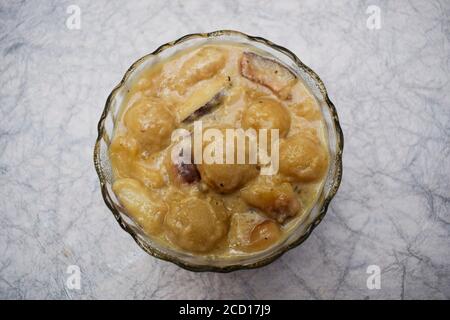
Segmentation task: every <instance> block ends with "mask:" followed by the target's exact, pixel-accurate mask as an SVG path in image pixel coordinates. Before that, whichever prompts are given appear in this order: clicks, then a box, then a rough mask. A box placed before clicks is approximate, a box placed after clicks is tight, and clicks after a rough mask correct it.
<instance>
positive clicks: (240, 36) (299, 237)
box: [94, 30, 344, 272]
mask: <svg viewBox="0 0 450 320" xmlns="http://www.w3.org/2000/svg"><path fill="white" fill-rule="evenodd" d="M218 41H220V42H223V41H232V42H238V43H242V44H249V45H251V46H254V47H257V48H259V49H261V50H263V51H266V52H268V53H269V54H272V55H273V56H275V57H276V58H277V59H279V60H280V61H281V62H283V63H284V64H285V65H287V66H288V67H290V68H291V70H292V71H293V72H294V73H296V74H297V76H299V77H300V78H302V79H303V80H304V81H305V83H306V85H307V86H308V87H309V89H310V90H311V92H312V93H313V94H314V95H315V97H316V98H317V101H318V102H319V104H320V107H321V110H322V113H323V116H324V119H325V122H326V126H327V131H328V142H329V144H328V148H329V152H330V156H331V157H330V159H331V161H330V168H329V170H328V174H327V177H326V181H325V185H324V188H323V191H322V193H321V195H320V196H319V199H318V201H317V203H316V204H315V206H314V207H313V208H312V210H311V211H310V213H309V215H308V216H307V218H306V219H305V220H304V221H303V223H302V224H300V225H299V226H298V227H296V229H294V230H293V232H292V233H291V234H290V235H289V236H287V238H286V239H285V240H284V241H282V242H281V243H279V244H278V245H276V246H274V247H272V248H270V249H268V250H266V251H263V252H260V253H256V254H251V255H248V256H239V257H236V258H227V259H223V258H218V257H208V256H198V255H193V254H189V253H187V252H181V251H177V250H175V249H173V248H168V247H166V246H163V245H162V244H160V243H157V242H155V241H153V240H152V239H150V238H149V237H148V236H147V235H146V234H145V233H144V232H143V230H142V229H141V228H140V227H139V225H137V224H136V223H135V222H134V221H133V220H132V219H130V218H129V217H128V216H127V214H126V211H125V210H124V209H123V208H122V206H121V205H120V203H119V201H118V199H117V198H116V196H115V195H114V192H113V191H112V183H113V180H114V177H113V174H112V168H111V163H110V161H109V155H108V148H109V144H110V142H111V138H112V134H113V129H114V123H115V120H116V117H117V115H118V112H119V110H120V107H121V104H122V102H123V100H124V98H125V96H126V92H127V90H128V89H129V87H130V85H131V83H132V82H133V80H134V79H136V77H137V76H139V74H140V73H141V72H142V71H143V70H145V69H147V68H148V67H150V66H151V65H153V64H154V63H157V62H158V61H160V60H161V59H164V58H167V57H169V56H171V55H173V54H174V53H176V52H178V51H180V50H184V49H186V48H188V47H192V46H197V45H200V44H204V43H213V42H218ZM343 144H344V139H343V134H342V130H341V127H340V125H339V120H338V115H337V113H336V109H335V107H334V105H333V103H332V102H331V101H330V99H329V97H328V95H327V91H326V89H325V86H324V84H323V82H322V80H320V78H319V77H318V76H317V74H316V73H315V72H314V71H312V70H311V69H310V68H309V67H307V66H306V65H304V64H303V63H302V62H301V61H300V59H298V58H297V56H295V54H293V53H292V52H291V51H289V50H288V49H285V48H283V47H281V46H278V45H276V44H274V43H272V42H270V41H268V40H265V39H263V38H260V37H252V36H248V35H246V34H244V33H241V32H237V31H231V30H221V31H215V32H211V33H201V34H200V33H198V34H189V35H186V36H184V37H182V38H180V39H178V40H176V41H173V42H169V43H167V44H164V45H162V46H160V47H159V48H158V49H156V50H155V51H154V52H152V53H150V54H148V55H146V56H144V57H142V58H140V59H139V60H137V61H136V62H135V63H133V65H132V66H131V67H130V68H129V69H128V71H127V72H126V73H125V75H124V77H123V79H122V81H121V82H120V83H119V84H118V85H117V86H116V87H115V88H114V89H113V91H112V92H111V94H110V95H109V97H108V99H107V100H106V105H105V109H104V110H103V113H102V116H101V118H100V121H99V123H98V137H97V140H96V143H95V149H94V163H95V168H96V170H97V173H98V177H99V179H100V185H101V191H102V195H103V198H104V200H105V203H106V205H107V206H108V208H109V209H110V210H111V212H112V213H113V215H114V217H115V218H116V220H117V221H118V222H119V224H120V226H121V227H122V228H123V229H124V230H125V231H126V232H128V233H129V234H130V235H131V236H132V237H133V239H134V240H135V241H136V243H137V244H138V245H139V246H140V247H141V248H142V249H144V250H145V251H146V252H147V253H149V254H150V255H152V256H154V257H156V258H159V259H163V260H167V261H170V262H173V263H176V264H177V265H179V266H181V267H183V268H185V269H188V270H192V271H216V272H229V271H233V270H238V269H249V268H256V267H261V266H263V265H266V264H268V263H270V262H272V261H274V260H275V259H277V258H278V257H280V256H281V255H282V254H283V253H285V252H286V251H288V250H290V249H292V248H294V247H296V246H298V245H299V244H301V243H302V242H303V241H305V240H306V238H308V236H309V235H310V234H311V232H312V230H313V229H314V228H315V227H316V226H317V225H318V224H319V223H320V221H321V220H322V219H323V217H324V215H325V213H326V211H327V208H328V205H329V203H330V201H331V199H332V198H333V196H334V195H335V194H336V192H337V190H338V187H339V184H340V182H341V177H342V151H343Z"/></svg>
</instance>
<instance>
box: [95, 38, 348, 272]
mask: <svg viewBox="0 0 450 320" xmlns="http://www.w3.org/2000/svg"><path fill="white" fill-rule="evenodd" d="M342 151H343V135H342V131H341V128H340V125H339V120H338V116H337V113H336V109H335V107H334V105H333V104H332V102H331V101H330V99H329V97H328V95H327V91H326V89H325V86H324V84H323V82H322V81H321V80H320V78H319V77H318V76H317V75H316V74H315V73H314V72H313V71H312V70H311V69H310V68H308V67H307V66H305V65H304V64H303V63H302V62H301V61H300V60H299V59H298V58H297V56H296V55H295V54H293V53H292V52H291V51H289V50H288V49H285V48H283V47H281V46H278V45H276V44H274V43H272V42H270V41H268V40H265V39H263V38H260V37H253V36H249V35H246V34H243V33H241V32H237V31H230V30H223V31H215V32H211V33H205V34H190V35H187V36H184V37H182V38H180V39H178V40H176V41H173V42H170V43H167V44H164V45H162V46H160V47H159V48H158V49H156V50H155V51H154V52H152V53H150V54H148V55H146V56H144V57H142V58H141V59H139V60H138V61H136V62H135V63H134V64H133V65H132V66H131V67H130V68H129V69H128V71H127V72H126V73H125V75H124V77H123V79H122V81H121V82H120V83H119V84H118V85H117V86H116V87H115V88H114V89H113V91H112V92H111V94H110V95H109V97H108V99H107V101H106V105H105V108H104V111H103V113H102V116H101V118H100V121H99V124H98V138H97V140H96V144H95V149H94V163H95V168H96V171H97V173H98V176H99V180H100V185H101V191H102V195H103V198H104V200H105V203H106V205H107V206H108V207H109V209H110V210H111V212H112V213H113V215H114V217H115V218H116V219H117V221H118V223H119V224H120V226H121V227H122V228H123V229H124V230H125V231H126V232H128V233H129V234H130V235H131V236H132V237H133V239H134V240H135V241H136V242H137V244H138V245H139V246H140V247H141V248H142V249H143V250H145V251H146V252H147V253H149V254H150V255H152V256H154V257H157V258H160V259H163V260H167V261H171V262H173V263H176V264H178V265H179V266H181V267H183V268H186V269H188V270H193V271H217V272H228V271H233V270H237V269H248V268H255V267H260V266H263V265H266V264H268V263H270V262H272V261H274V260H275V259H276V258H277V257H279V256H281V255H282V254H283V253H284V252H286V251H288V250H289V249H291V248H293V247H295V246H298V245H299V244H300V243H302V242H303V241H304V240H305V239H306V238H307V237H308V236H309V234H310V233H311V232H312V230H313V229H314V228H315V226H317V225H318V223H319V222H320V221H321V220H322V218H323V217H324V215H325V213H326V211H327V208H328V205H329V203H330V201H331V199H332V198H333V196H334V195H335V194H336V192H337V189H338V187H339V184H340V181H341V177H342Z"/></svg>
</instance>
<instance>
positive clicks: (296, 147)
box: [280, 133, 328, 182]
mask: <svg viewBox="0 0 450 320" xmlns="http://www.w3.org/2000/svg"><path fill="white" fill-rule="evenodd" d="M327 169H328V154H327V152H326V150H325V149H324V147H323V146H322V144H321V143H320V140H319V139H318V138H316V137H315V136H314V135H312V134H306V133H305V134H303V133H298V134H295V135H293V136H291V137H289V138H287V139H286V140H284V141H283V142H282V143H281V145H280V171H281V173H283V174H285V175H287V176H289V177H291V178H293V179H294V180H295V181H299V182H311V181H316V180H318V179H320V178H322V177H323V176H324V174H325V173H326V171H327Z"/></svg>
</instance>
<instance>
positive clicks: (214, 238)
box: [164, 197, 228, 252]
mask: <svg viewBox="0 0 450 320" xmlns="http://www.w3.org/2000/svg"><path fill="white" fill-rule="evenodd" d="M164 223H165V227H166V231H167V235H168V237H169V239H170V240H171V241H172V242H173V243H175V244H176V245H178V246H179V247H181V248H182V249H185V250H189V251H192V252H207V251H210V250H211V249H213V248H214V247H215V246H216V245H217V243H218V242H219V241H220V240H221V239H223V238H224V236H225V235H226V234H227V232H228V215H227V212H226V209H225V207H224V206H223V204H222V203H221V202H220V201H219V200H215V199H212V200H210V201H207V200H203V199H199V198H197V197H188V198H184V199H183V200H181V201H179V202H178V203H176V204H175V205H173V206H172V208H171V210H170V211H169V212H168V213H167V215H166V218H165V221H164Z"/></svg>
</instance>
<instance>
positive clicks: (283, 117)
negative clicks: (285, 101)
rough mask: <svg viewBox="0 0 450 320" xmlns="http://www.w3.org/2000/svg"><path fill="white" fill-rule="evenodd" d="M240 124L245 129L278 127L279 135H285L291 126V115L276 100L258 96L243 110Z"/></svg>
mask: <svg viewBox="0 0 450 320" xmlns="http://www.w3.org/2000/svg"><path fill="white" fill-rule="evenodd" d="M241 124H242V127H244V128H246V129H247V128H253V129H256V130H258V129H278V130H279V136H280V137H285V136H286V135H287V133H288V131H289V128H290V126H291V116H290V115H289V112H288V110H287V109H286V108H285V107H284V106H283V105H281V104H280V103H279V102H278V101H276V100H274V99H270V98H259V99H258V100H256V101H255V102H254V103H252V104H250V105H249V106H248V107H247V108H246V109H245V110H244V112H243V114H242V120H241Z"/></svg>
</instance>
